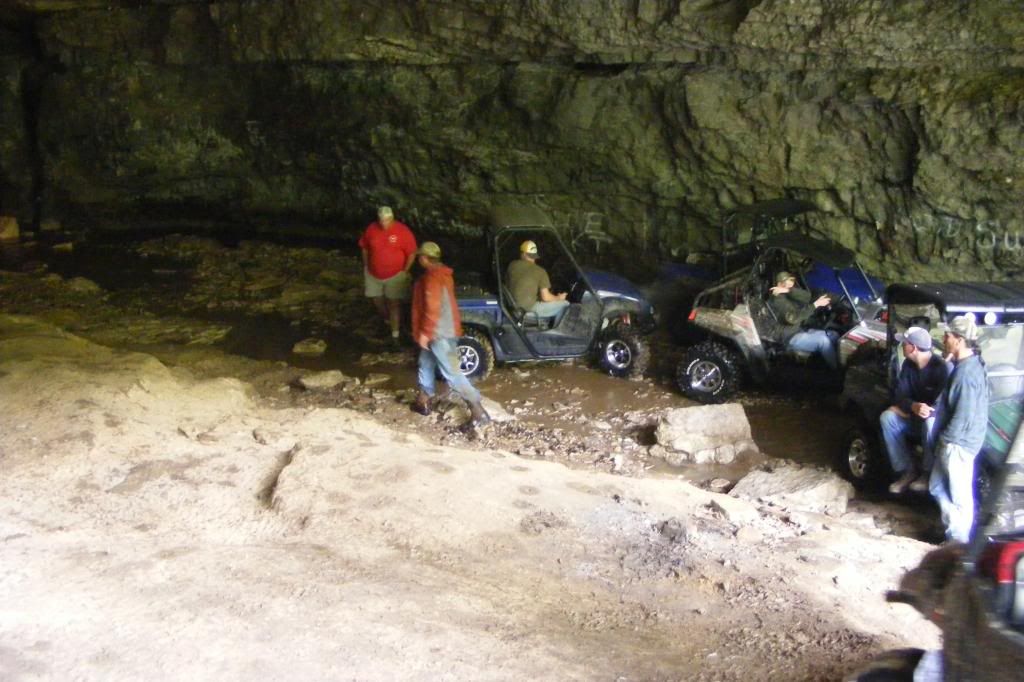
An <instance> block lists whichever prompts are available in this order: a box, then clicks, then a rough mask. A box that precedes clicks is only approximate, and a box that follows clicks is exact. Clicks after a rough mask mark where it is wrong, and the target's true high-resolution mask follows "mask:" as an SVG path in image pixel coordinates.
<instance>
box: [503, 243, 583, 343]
mask: <svg viewBox="0 0 1024 682" xmlns="http://www.w3.org/2000/svg"><path fill="white" fill-rule="evenodd" d="M537 256H538V254H537V245H536V244H535V243H534V242H532V241H530V240H527V241H525V242H523V243H522V244H520V246H519V259H518V260H514V261H512V262H511V263H509V264H508V270H507V271H506V279H507V282H508V288H509V291H510V292H511V294H512V299H513V300H514V301H515V304H516V306H517V307H519V308H521V309H522V310H525V311H527V312H533V313H536V314H537V316H538V317H550V318H554V321H553V323H552V326H554V325H557V324H558V319H559V318H560V317H561V315H562V312H563V311H564V310H565V309H566V308H568V307H569V302H568V301H567V300H565V299H566V294H564V293H562V294H553V293H551V278H550V277H548V272H547V270H545V269H544V268H542V267H541V266H539V265H537Z"/></svg>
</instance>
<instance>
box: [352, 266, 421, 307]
mask: <svg viewBox="0 0 1024 682" xmlns="http://www.w3.org/2000/svg"><path fill="white" fill-rule="evenodd" d="M411 281H412V276H410V275H409V273H408V272H400V273H398V274H397V275H395V276H394V277H389V278H388V279H377V278H376V277H374V276H373V275H371V274H370V272H369V270H363V284H364V289H365V291H366V296H367V298H380V297H382V296H383V297H384V298H387V299H390V300H392V301H407V300H409V283H410V282H411Z"/></svg>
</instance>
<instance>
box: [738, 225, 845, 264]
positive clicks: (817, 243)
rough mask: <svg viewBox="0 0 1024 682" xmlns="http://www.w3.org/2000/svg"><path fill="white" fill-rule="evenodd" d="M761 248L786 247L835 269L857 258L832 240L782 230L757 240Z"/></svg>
mask: <svg viewBox="0 0 1024 682" xmlns="http://www.w3.org/2000/svg"><path fill="white" fill-rule="evenodd" d="M758 245H759V247H760V248H761V249H770V248H777V249H786V250H787V251H796V252H797V253H799V254H801V255H803V256H806V257H807V258H811V259H813V260H815V261H817V262H819V263H823V264H825V265H827V266H828V267H830V268H835V269H837V270H839V269H843V268H849V267H854V266H855V265H856V264H857V259H856V257H855V256H854V255H853V251H851V250H850V249H848V248H846V247H845V246H842V245H840V244H837V243H835V242H833V241H830V240H826V239H820V238H818V237H812V236H811V235H808V234H803V233H800V232H784V233H782V234H778V235H774V236H771V237H768V238H767V239H765V240H764V241H762V242H759V244H758Z"/></svg>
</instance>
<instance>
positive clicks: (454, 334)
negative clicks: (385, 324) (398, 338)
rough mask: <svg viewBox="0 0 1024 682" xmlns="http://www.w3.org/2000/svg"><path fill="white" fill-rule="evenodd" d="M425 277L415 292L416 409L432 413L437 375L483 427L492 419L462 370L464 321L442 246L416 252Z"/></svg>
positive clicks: (424, 247)
mask: <svg viewBox="0 0 1024 682" xmlns="http://www.w3.org/2000/svg"><path fill="white" fill-rule="evenodd" d="M416 258H417V260H418V261H419V264H420V267H422V268H423V274H422V275H421V276H420V278H419V279H417V280H416V284H415V285H414V286H413V291H412V337H413V339H414V340H415V341H416V344H417V345H418V346H419V347H420V357H419V374H418V379H419V389H420V390H419V393H418V394H417V396H416V402H415V403H414V404H413V409H414V410H415V411H416V412H419V413H420V414H422V415H427V414H430V410H431V403H432V402H433V397H434V388H435V386H436V382H437V376H436V372H437V371H438V370H440V372H441V376H442V377H444V380H445V381H446V382H448V385H449V386H450V387H451V388H452V389H454V390H455V392H457V393H458V394H459V395H461V396H462V397H463V399H465V401H466V402H467V403H468V404H469V411H470V415H471V417H470V423H472V424H473V425H475V426H483V425H484V424H486V423H487V422H489V421H490V417H489V416H488V415H487V412H486V411H485V410H484V408H483V405H482V404H481V402H480V392H479V391H477V390H476V389H475V388H473V384H471V383H469V379H467V378H466V377H465V375H464V374H463V373H462V372H461V371H459V355H458V347H457V345H456V339H458V337H460V336H462V320H461V318H460V317H459V306H458V304H457V303H456V302H455V279H454V278H453V276H452V269H451V268H449V267H448V266H447V265H445V264H444V263H442V262H441V247H440V246H438V245H437V244H435V243H434V242H424V243H423V245H422V246H421V247H420V248H419V250H418V251H416Z"/></svg>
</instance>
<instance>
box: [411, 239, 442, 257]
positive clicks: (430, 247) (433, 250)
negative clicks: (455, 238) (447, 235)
mask: <svg viewBox="0 0 1024 682" xmlns="http://www.w3.org/2000/svg"><path fill="white" fill-rule="evenodd" d="M416 253H417V254H418V255H420V256H426V257H427V258H433V259H434V260H438V259H440V258H441V247H440V246H438V245H437V244H436V243H435V242H423V243H422V244H420V248H419V249H417V250H416Z"/></svg>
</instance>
